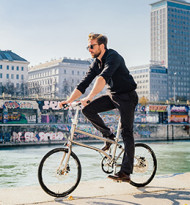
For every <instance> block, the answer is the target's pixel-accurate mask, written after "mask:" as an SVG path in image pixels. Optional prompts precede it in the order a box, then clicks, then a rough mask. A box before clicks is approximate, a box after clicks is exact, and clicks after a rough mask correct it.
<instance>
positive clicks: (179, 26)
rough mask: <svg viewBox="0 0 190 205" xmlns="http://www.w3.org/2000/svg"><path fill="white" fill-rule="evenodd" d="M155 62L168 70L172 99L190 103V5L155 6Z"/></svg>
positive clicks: (166, 2)
mask: <svg viewBox="0 0 190 205" xmlns="http://www.w3.org/2000/svg"><path fill="white" fill-rule="evenodd" d="M151 61H152V62H153V63H162V64H163V65H164V66H165V67H166V68H167V70H168V99H173V100H174V101H176V100H183V101H185V100H189V99H190V3H187V2H186V1H183V0H160V1H157V2H155V3H152V4H151Z"/></svg>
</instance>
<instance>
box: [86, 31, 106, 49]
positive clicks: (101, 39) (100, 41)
mask: <svg viewBox="0 0 190 205" xmlns="http://www.w3.org/2000/svg"><path fill="white" fill-rule="evenodd" d="M94 39H97V43H98V45H100V44H104V46H105V48H107V43H108V38H107V36H104V35H102V34H99V33H90V34H89V35H88V40H94Z"/></svg>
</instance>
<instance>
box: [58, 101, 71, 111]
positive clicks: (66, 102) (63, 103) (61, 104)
mask: <svg viewBox="0 0 190 205" xmlns="http://www.w3.org/2000/svg"><path fill="white" fill-rule="evenodd" d="M69 103H70V102H69V101H67V100H66V101H61V102H60V103H59V107H60V108H61V109H62V108H63V105H66V104H69Z"/></svg>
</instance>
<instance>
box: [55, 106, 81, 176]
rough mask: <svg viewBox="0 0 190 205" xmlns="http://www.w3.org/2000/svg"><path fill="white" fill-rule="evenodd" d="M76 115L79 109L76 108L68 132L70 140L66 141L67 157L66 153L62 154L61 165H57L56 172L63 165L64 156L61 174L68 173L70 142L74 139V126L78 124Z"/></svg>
mask: <svg viewBox="0 0 190 205" xmlns="http://www.w3.org/2000/svg"><path fill="white" fill-rule="evenodd" d="M78 113H79V108H78V107H77V108H76V113H75V117H74V119H72V126H71V130H70V133H71V135H70V139H69V140H68V142H67V144H66V145H67V147H68V154H67V156H66V153H64V155H63V157H62V160H61V163H60V165H59V168H58V170H59V169H60V167H61V166H62V164H63V161H64V159H65V156H66V159H65V164H64V167H63V169H62V172H63V173H65V172H66V173H67V171H69V170H68V169H69V168H68V165H69V158H70V155H71V152H72V142H71V141H72V140H73V138H74V133H75V129H76V126H77V123H78V120H77V119H78Z"/></svg>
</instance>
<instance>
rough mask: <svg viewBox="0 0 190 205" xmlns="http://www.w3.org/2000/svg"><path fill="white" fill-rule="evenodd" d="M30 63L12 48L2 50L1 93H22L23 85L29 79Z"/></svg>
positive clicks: (0, 68) (0, 61) (0, 63)
mask: <svg viewBox="0 0 190 205" xmlns="http://www.w3.org/2000/svg"><path fill="white" fill-rule="evenodd" d="M28 64H29V62H28V61H27V60H25V59H24V58H22V57H20V56H18V55H17V54H15V53H13V52H12V51H11V50H5V51H2V50H0V95H2V93H8V94H11V95H20V94H21V93H20V92H21V91H23V90H22V89H21V87H22V86H23V85H24V84H26V83H27V81H28Z"/></svg>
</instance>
